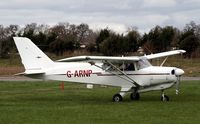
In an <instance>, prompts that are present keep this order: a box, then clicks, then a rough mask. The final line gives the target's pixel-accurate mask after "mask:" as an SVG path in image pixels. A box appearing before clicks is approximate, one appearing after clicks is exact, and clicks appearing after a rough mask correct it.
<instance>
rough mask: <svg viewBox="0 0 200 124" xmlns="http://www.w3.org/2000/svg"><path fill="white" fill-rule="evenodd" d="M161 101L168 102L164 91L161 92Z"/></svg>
mask: <svg viewBox="0 0 200 124" xmlns="http://www.w3.org/2000/svg"><path fill="white" fill-rule="evenodd" d="M161 101H169V97H168V96H167V95H165V93H164V91H163V90H162V95H161Z"/></svg>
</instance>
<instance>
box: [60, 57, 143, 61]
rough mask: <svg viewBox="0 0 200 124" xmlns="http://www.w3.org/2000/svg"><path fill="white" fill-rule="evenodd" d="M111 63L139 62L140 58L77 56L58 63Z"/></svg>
mask: <svg viewBox="0 0 200 124" xmlns="http://www.w3.org/2000/svg"><path fill="white" fill-rule="evenodd" d="M87 60H93V61H110V62H119V61H139V57H137V56H135V57H112V56H76V57H70V58H65V59H60V60H57V61H58V62H74V61H87Z"/></svg>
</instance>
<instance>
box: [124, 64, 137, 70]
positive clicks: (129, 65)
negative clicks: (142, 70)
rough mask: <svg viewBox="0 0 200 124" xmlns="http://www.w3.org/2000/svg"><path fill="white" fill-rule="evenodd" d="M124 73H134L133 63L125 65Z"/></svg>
mask: <svg viewBox="0 0 200 124" xmlns="http://www.w3.org/2000/svg"><path fill="white" fill-rule="evenodd" d="M125 71H135V66H134V64H133V63H127V64H126V68H125Z"/></svg>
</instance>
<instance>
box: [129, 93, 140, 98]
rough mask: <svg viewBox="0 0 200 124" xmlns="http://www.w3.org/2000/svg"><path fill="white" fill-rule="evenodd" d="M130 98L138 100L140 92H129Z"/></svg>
mask: <svg viewBox="0 0 200 124" xmlns="http://www.w3.org/2000/svg"><path fill="white" fill-rule="evenodd" d="M130 98H131V100H139V99H140V94H139V93H138V92H137V93H131V95H130Z"/></svg>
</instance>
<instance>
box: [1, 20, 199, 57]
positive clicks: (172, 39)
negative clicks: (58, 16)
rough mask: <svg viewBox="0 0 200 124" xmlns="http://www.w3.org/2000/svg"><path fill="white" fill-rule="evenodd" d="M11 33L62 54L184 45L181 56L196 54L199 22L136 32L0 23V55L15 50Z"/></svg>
mask: <svg viewBox="0 0 200 124" xmlns="http://www.w3.org/2000/svg"><path fill="white" fill-rule="evenodd" d="M14 36H21V37H28V38H30V39H31V40H32V41H33V42H34V43H35V44H36V45H37V46H38V47H40V48H41V49H42V50H43V51H45V52H50V53H55V54H56V55H58V56H59V55H63V54H64V53H65V52H66V51H76V50H80V49H81V50H85V51H87V52H90V53H91V54H101V55H109V56H112V55H117V56H119V55H120V56H121V55H130V54H131V53H134V52H136V51H137V50H138V48H139V47H141V48H143V50H144V52H145V53H146V54H150V53H156V52H163V51H168V50H172V49H184V50H186V51H187V53H186V54H185V57H188V58H191V57H200V55H199V52H200V25H197V24H196V23H195V22H193V21H191V22H190V23H188V24H186V25H185V27H184V28H183V29H182V30H180V29H178V28H176V27H173V26H165V27H161V26H155V27H154V28H152V29H151V30H150V31H149V32H148V33H145V34H143V35H142V34H140V33H139V32H138V30H137V28H134V27H131V28H129V29H128V31H127V32H126V33H125V34H119V33H116V32H114V31H112V30H110V29H109V28H105V29H101V30H100V31H93V30H92V29H90V28H89V26H88V25H87V24H84V23H82V24H80V25H75V24H70V23H59V24H57V25H54V26H49V25H45V24H37V23H31V24H27V25H25V26H24V27H23V28H22V27H20V26H19V25H9V26H3V25H0V58H8V57H9V56H10V53H14V52H16V47H15V45H14V42H13V39H12V38H13V37H14Z"/></svg>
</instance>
